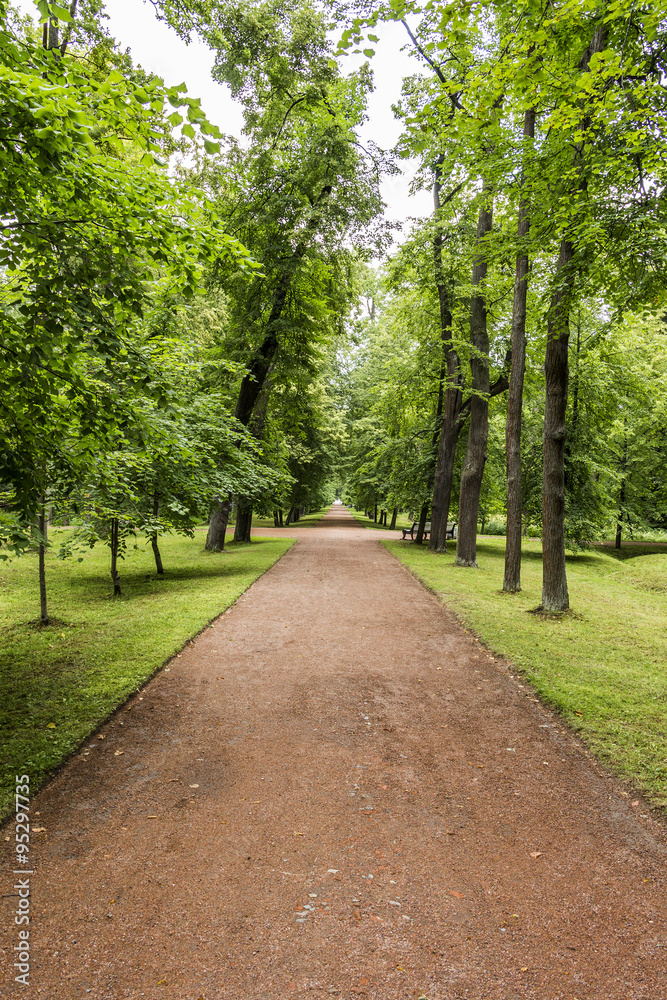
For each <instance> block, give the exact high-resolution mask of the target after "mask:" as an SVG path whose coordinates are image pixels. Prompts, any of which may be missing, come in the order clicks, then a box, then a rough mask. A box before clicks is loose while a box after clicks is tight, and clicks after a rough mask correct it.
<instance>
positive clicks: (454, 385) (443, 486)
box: [429, 157, 463, 552]
mask: <svg viewBox="0 0 667 1000" xmlns="http://www.w3.org/2000/svg"><path fill="white" fill-rule="evenodd" d="M441 167H442V157H440V158H439V160H438V163H437V164H436V168H435V178H434V182H433V201H434V205H435V214H436V221H439V219H438V213H439V211H440V209H441V208H442V205H443V201H442V198H441V175H440V171H441ZM457 190H458V189H457ZM454 193H455V192H450V194H449V195H448V197H447V198H446V199H445V201H448V200H449V199H450V198H451V197H453V195H454ZM442 245H443V233H442V226H441V225H437V226H436V232H435V236H434V239H433V260H434V265H435V280H436V286H437V289H438V303H439V307H440V338H441V340H442V352H443V366H442V369H441V380H440V390H439V399H438V401H439V411H440V414H441V419H440V427H439V437H438V443H437V455H436V460H435V468H434V470H433V500H432V502H431V535H430V538H429V548H430V549H431V550H432V551H433V552H446V551H447V521H448V519H449V506H450V503H451V495H452V482H453V480H454V459H455V457H456V444H457V441H458V439H459V434H460V433H461V427H462V426H463V421H462V414H461V408H462V404H463V394H462V392H461V388H462V380H461V363H460V360H459V356H458V353H457V351H456V349H455V347H454V344H453V342H452V309H453V290H452V281H451V279H450V280H448V279H447V278H446V277H445V274H444V272H443V262H442ZM443 384H444V395H443Z"/></svg>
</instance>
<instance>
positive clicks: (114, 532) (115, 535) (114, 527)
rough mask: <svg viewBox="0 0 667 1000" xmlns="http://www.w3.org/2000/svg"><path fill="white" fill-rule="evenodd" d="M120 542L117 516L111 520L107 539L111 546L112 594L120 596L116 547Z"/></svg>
mask: <svg viewBox="0 0 667 1000" xmlns="http://www.w3.org/2000/svg"><path fill="white" fill-rule="evenodd" d="M119 542H120V529H119V524H118V518H117V517H114V518H112V520H111V537H110V540H109V544H110V548H111V579H112V580H113V596H114V597H120V593H121V591H120V576H119V574H118V547H119Z"/></svg>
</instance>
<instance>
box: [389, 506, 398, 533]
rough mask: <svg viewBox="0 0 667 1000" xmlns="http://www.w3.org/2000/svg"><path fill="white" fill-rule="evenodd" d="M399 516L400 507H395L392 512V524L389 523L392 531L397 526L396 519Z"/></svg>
mask: <svg viewBox="0 0 667 1000" xmlns="http://www.w3.org/2000/svg"><path fill="white" fill-rule="evenodd" d="M397 517H398V507H394V509H393V510H392V512H391V524H390V525H389V529H390V531H393V530H394V528H395V527H396V519H397Z"/></svg>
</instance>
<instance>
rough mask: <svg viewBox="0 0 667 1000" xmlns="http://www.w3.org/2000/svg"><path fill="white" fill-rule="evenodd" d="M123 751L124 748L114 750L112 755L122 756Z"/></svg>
mask: <svg viewBox="0 0 667 1000" xmlns="http://www.w3.org/2000/svg"><path fill="white" fill-rule="evenodd" d="M124 753H125V751H124V750H114V752H113V755H114V757H122V756H123V754H124Z"/></svg>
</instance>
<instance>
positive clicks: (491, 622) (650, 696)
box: [383, 538, 667, 809]
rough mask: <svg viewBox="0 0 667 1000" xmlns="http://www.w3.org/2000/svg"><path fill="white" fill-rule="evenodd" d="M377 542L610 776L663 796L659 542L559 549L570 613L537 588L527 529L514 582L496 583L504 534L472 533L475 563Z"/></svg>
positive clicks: (666, 593)
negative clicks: (545, 605) (502, 661)
mask: <svg viewBox="0 0 667 1000" xmlns="http://www.w3.org/2000/svg"><path fill="white" fill-rule="evenodd" d="M383 544H385V545H386V547H387V548H388V549H389V551H390V552H392V553H394V555H396V556H397V557H398V558H399V559H400V560H401V561H402V562H403V563H405V565H406V566H407V567H408V568H409V569H410V570H411V571H412V572H413V573H414V574H415V575H416V576H417V577H418V578H419V579H420V580H422V581H423V582H424V583H425V584H426V585H427V586H428V587H430V588H431V589H432V590H433V591H434V592H435V593H436V594H437V595H438V597H439V598H440V599H441V600H442V602H443V603H445V604H447V606H448V607H450V608H451V609H452V610H453V611H454V612H455V613H456V614H457V615H458V617H459V618H460V619H461V620H462V621H463V622H464V623H465V624H466V626H467V627H469V628H471V629H472V630H473V631H474V632H475V633H476V634H477V635H478V636H479V638H480V639H481V640H482V641H483V642H484V643H485V644H486V645H487V646H488V647H490V648H491V649H492V650H494V651H495V652H496V653H498V654H500V655H502V656H505V657H507V658H508V659H509V660H511V661H512V662H513V663H514V664H515V665H516V667H517V669H518V670H519V671H520V672H521V673H522V675H523V676H524V677H525V678H527V679H528V680H529V681H530V683H531V684H532V685H533V687H534V688H535V690H536V692H537V693H538V695H539V697H540V698H541V699H542V700H543V701H544V702H546V703H547V704H549V705H551V706H553V707H554V708H555V709H556V710H557V711H558V712H559V713H560V714H561V715H562V716H563V717H564V718H565V719H566V720H567V722H568V723H569V724H570V726H571V727H572V728H573V729H575V730H576V731H577V732H578V733H579V735H580V736H581V737H582V739H583V740H584V741H585V742H586V743H587V745H588V746H589V747H590V749H591V750H592V751H593V752H594V753H595V754H596V755H597V756H598V757H599V758H600V759H601V760H602V761H603V762H604V763H606V764H608V765H609V766H610V767H611V768H612V769H613V770H614V771H615V772H616V773H617V774H618V775H619V776H620V777H621V778H623V779H624V780H626V781H628V782H629V783H631V784H632V785H633V786H634V787H636V788H639V789H641V790H642V791H643V792H644V793H645V794H646V796H647V798H648V799H649V800H650V801H651V802H652V803H653V804H654V805H656V806H659V807H662V808H663V809H665V807H667V554H665V552H664V549H663V550H662V551H660V552H656V551H652V550H651V548H650V547H646V548H642V549H640V548H639V547H630V546H628V547H627V548H623V549H621V550H620V553H616V552H615V551H614V550H613V549H595V550H593V551H588V552H584V553H580V554H578V555H573V556H569V557H568V560H567V565H568V585H569V590H570V604H571V607H572V612H573V613H571V614H565V615H562V616H558V617H544V616H541V615H538V614H531V613H530V612H531V611H532V610H533V609H535V608H536V607H537V606H538V605H539V604H540V600H541V590H542V557H541V548H540V543H539V542H538V541H533V540H529V541H528V542H526V543H525V545H524V561H523V566H522V585H523V587H524V589H523V590H522V591H521V592H520V593H519V594H503V593H502V591H501V587H502V580H503V567H504V554H505V539H504V538H485V539H481V540H479V541H478V561H479V569H477V570H475V569H463V568H461V567H457V566H455V565H454V554H455V552H454V547H453V546H451V545H450V552H448V553H447V554H446V555H436V554H434V553H432V552H429V550H428V549H427V548H426V547H421V546H416V545H414V544H413V543H411V542H409V541H406V542H402V541H400V540H399V541H391V540H387V541H385V542H384V543H383Z"/></svg>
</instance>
